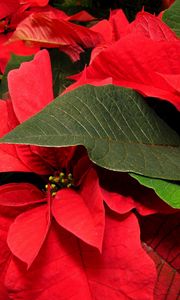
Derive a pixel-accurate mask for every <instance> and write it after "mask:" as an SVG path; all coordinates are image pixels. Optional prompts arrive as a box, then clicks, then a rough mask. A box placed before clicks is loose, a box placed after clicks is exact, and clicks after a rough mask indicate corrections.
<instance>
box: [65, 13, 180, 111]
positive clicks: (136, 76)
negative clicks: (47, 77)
mask: <svg viewBox="0 0 180 300" xmlns="http://www.w3.org/2000/svg"><path fill="white" fill-rule="evenodd" d="M91 29H93V28H91ZM94 30H95V31H96V32H99V33H100V34H101V35H103V36H104V43H103V44H100V45H98V46H97V47H96V48H95V49H94V50H93V51H92V56H91V63H90V65H89V66H88V67H87V68H85V70H84V72H83V73H82V74H79V75H76V76H73V77H71V78H72V79H76V80H77V81H76V83H75V84H74V85H72V86H70V87H69V88H68V89H67V91H70V90H72V89H73V88H75V87H78V86H80V85H83V84H88V83H89V84H93V85H103V84H111V83H112V84H115V85H120V86H124V87H129V88H133V89H135V90H136V91H138V92H140V93H141V94H142V95H144V96H149V97H157V98H160V99H163V100H167V101H169V102H171V103H172V104H173V105H175V106H176V108H177V109H178V110H179V109H180V100H179V99H180V97H179V93H180V90H179V85H178V83H179V80H180V60H179V53H180V42H179V39H178V38H177V37H176V35H175V33H174V32H173V31H172V30H171V29H170V28H169V27H168V26H167V25H165V24H164V23H163V22H162V21H161V20H160V19H159V18H158V17H155V16H153V15H151V14H149V13H146V12H140V13H138V14H137V17H136V19H135V21H133V22H132V23H130V24H129V23H128V21H127V19H126V17H125V15H124V14H123V13H122V11H121V10H117V11H115V12H113V13H112V14H111V16H110V19H109V21H101V22H99V23H98V24H97V25H95V27H94ZM119 59H120V60H121V63H119Z"/></svg>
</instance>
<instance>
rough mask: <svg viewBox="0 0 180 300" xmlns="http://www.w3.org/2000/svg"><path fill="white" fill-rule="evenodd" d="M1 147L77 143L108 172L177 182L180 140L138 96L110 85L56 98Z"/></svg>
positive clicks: (87, 86)
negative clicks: (126, 173)
mask: <svg viewBox="0 0 180 300" xmlns="http://www.w3.org/2000/svg"><path fill="white" fill-rule="evenodd" d="M1 142H9V143H17V144H35V145H43V146H55V147H56V146H68V145H77V144H81V145H84V146H85V147H86V148H87V150H88V152H89V156H90V158H91V160H92V161H94V162H95V163H96V164H98V165H100V166H102V167H105V168H107V169H111V170H116V171H123V172H126V171H130V172H133V173H138V174H142V175H145V176H149V177H158V178H165V179H172V180H179V179H180V147H179V145H180V137H179V136H178V135H177V134H176V133H175V131H173V130H172V129H171V128H169V127H168V126H167V125H166V123H165V122H163V121H162V120H161V119H160V118H159V117H158V116H157V115H156V114H155V112H154V111H153V110H152V109H151V108H149V106H148V105H147V104H146V103H145V101H144V100H143V99H142V97H141V96H140V95H138V94H137V93H136V92H134V91H133V90H130V89H125V88H121V87H117V86H113V85H107V86H101V87H94V86H90V85H86V86H82V87H80V88H79V89H76V90H74V91H72V92H70V93H67V94H65V95H64V96H60V97H58V98H56V99H55V100H54V101H53V102H52V103H51V104H50V105H48V106H47V107H46V108H45V109H44V110H42V111H41V112H40V113H39V114H37V115H35V116H34V117H33V118H31V119H29V120H28V121H26V122H25V123H23V124H22V125H20V126H18V127H16V128H15V129H14V130H13V131H11V132H10V133H9V134H8V135H6V137H5V138H3V139H2V140H1Z"/></svg>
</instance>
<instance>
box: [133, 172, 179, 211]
mask: <svg viewBox="0 0 180 300" xmlns="http://www.w3.org/2000/svg"><path fill="white" fill-rule="evenodd" d="M130 175H131V176H132V177H133V178H135V179H137V180H138V181H139V183H141V184H143V185H145V186H147V187H149V188H152V189H153V190H154V191H155V193H156V194H157V195H158V196H159V197H160V198H161V199H162V200H164V201H165V202H166V203H167V204H169V205H170V206H172V207H173V208H180V185H179V184H177V183H174V182H170V181H166V180H161V179H157V178H150V177H144V176H141V175H137V174H132V173H130Z"/></svg>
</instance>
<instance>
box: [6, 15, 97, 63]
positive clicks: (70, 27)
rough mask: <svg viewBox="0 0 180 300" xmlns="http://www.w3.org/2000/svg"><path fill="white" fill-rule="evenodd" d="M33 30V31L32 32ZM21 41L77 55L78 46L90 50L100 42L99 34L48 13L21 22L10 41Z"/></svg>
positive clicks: (31, 16)
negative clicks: (60, 48) (60, 49)
mask: <svg viewBox="0 0 180 300" xmlns="http://www.w3.org/2000/svg"><path fill="white" fill-rule="evenodd" d="M32 28H33V30H32ZM17 39H21V40H24V41H26V42H29V43H31V44H33V45H38V46H41V47H50V48H54V47H56V48H59V47H62V49H63V51H64V50H65V51H66V52H67V51H68V49H69V51H70V49H71V52H72V57H73V55H79V51H82V49H81V48H80V46H79V45H81V46H83V47H85V48H91V47H94V46H96V45H97V43H99V42H101V40H102V37H101V35H100V34H98V33H95V32H94V31H92V30H91V29H89V28H86V27H84V26H80V25H76V24H73V23H70V22H68V21H66V20H63V19H60V18H58V17H55V16H54V17H53V16H52V14H51V15H50V14H49V13H48V12H43V13H42V12H41V13H38V12H37V13H33V14H31V15H30V16H29V17H27V18H26V19H25V20H23V21H22V22H21V23H20V24H19V25H18V26H17V28H16V31H15V32H14V34H13V36H12V39H11V40H12V41H13V40H17Z"/></svg>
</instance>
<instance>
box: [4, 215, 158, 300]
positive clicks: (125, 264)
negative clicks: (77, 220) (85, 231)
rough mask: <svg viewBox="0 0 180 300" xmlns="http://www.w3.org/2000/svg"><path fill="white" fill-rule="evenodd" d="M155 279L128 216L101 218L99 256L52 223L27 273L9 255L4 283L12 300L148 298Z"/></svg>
mask: <svg viewBox="0 0 180 300" xmlns="http://www.w3.org/2000/svg"><path fill="white" fill-rule="evenodd" d="M139 258H140V259H139ZM154 280H155V272H154V266H153V264H152V262H151V261H150V259H149V257H148V256H147V255H146V254H145V252H144V251H143V250H142V248H141V244H140V240H139V230H138V223H137V221H136V218H135V217H134V215H133V214H127V215H125V216H123V217H117V216H107V217H106V227H105V235H104V242H103V250H102V255H100V254H99V253H98V251H96V250H95V249H93V248H91V247H89V246H88V245H86V244H84V243H82V242H81V241H79V240H78V239H76V238H75V237H73V236H72V235H71V234H69V233H68V232H66V231H64V229H62V228H61V227H57V225H56V224H55V223H54V222H52V227H51V229H50V231H49V233H48V236H47V239H46V241H45V243H44V245H43V247H42V249H41V251H40V253H39V255H38V257H37V259H36V262H35V263H34V264H33V265H32V267H31V269H29V271H26V269H25V266H24V265H23V264H22V263H21V262H20V261H18V260H17V259H15V258H14V259H12V261H11V263H10V264H9V268H8V271H7V275H6V286H7V288H8V291H9V295H10V296H11V297H12V298H13V299H14V300H17V299H19V298H21V299H39V300H45V299H50V298H52V296H53V297H54V299H61V300H64V299H71V298H73V299H74V300H84V299H87V300H94V299H97V300H102V299H104V300H109V299H113V300H119V299H122V300H123V299H124V300H125V299H127V298H129V297H131V298H132V299H138V300H145V299H147V300H149V299H152V298H153V296H152V293H153V285H154ZM29 286H31V288H29Z"/></svg>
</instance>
